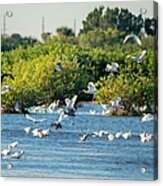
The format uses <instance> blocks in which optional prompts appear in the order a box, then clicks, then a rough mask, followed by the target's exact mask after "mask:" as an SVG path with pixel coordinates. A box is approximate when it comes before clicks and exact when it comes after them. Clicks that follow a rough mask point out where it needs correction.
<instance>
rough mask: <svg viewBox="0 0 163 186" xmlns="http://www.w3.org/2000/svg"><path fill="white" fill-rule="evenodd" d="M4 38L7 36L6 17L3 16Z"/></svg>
mask: <svg viewBox="0 0 163 186" xmlns="http://www.w3.org/2000/svg"><path fill="white" fill-rule="evenodd" d="M2 34H3V36H5V35H6V15H5V14H4V15H3V31H2Z"/></svg>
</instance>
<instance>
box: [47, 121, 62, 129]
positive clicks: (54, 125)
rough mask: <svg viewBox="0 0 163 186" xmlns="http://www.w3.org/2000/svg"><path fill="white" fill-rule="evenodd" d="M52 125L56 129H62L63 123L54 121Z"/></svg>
mask: <svg viewBox="0 0 163 186" xmlns="http://www.w3.org/2000/svg"><path fill="white" fill-rule="evenodd" d="M50 126H51V127H55V129H56V130H58V129H62V125H61V124H60V123H57V122H56V123H52V124H51V125H50Z"/></svg>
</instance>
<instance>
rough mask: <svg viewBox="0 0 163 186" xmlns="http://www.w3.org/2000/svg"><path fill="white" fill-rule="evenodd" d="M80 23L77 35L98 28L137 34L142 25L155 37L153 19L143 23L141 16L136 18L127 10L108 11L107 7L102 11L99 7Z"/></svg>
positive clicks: (102, 8) (115, 9)
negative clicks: (80, 27) (81, 25)
mask: <svg viewBox="0 0 163 186" xmlns="http://www.w3.org/2000/svg"><path fill="white" fill-rule="evenodd" d="M82 23H83V28H82V29H81V30H80V33H79V35H80V34H81V33H87V32H89V31H92V30H96V29H99V28H100V29H103V30H107V29H108V28H112V29H118V30H119V31H123V32H126V34H127V33H135V34H138V33H139V32H140V30H141V28H142V27H144V24H145V30H146V32H147V34H149V35H155V34H156V26H157V25H156V20H155V19H150V18H147V19H146V20H145V22H144V20H143V18H142V15H141V14H139V15H138V16H136V15H134V14H133V13H131V12H130V11H129V10H128V9H124V8H121V9H119V8H114V9H110V8H109V7H107V8H106V10H105V11H104V7H101V6H100V7H99V8H95V9H94V10H93V11H92V12H90V13H89V14H88V15H87V17H86V19H85V20H83V22H82Z"/></svg>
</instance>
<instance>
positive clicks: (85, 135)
mask: <svg viewBox="0 0 163 186" xmlns="http://www.w3.org/2000/svg"><path fill="white" fill-rule="evenodd" d="M88 136H89V133H88V132H84V134H83V135H82V136H81V137H80V141H79V143H83V142H84V141H86V139H87V138H88Z"/></svg>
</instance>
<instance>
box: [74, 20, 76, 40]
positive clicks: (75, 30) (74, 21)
mask: <svg viewBox="0 0 163 186" xmlns="http://www.w3.org/2000/svg"><path fill="white" fill-rule="evenodd" d="M74 34H75V36H76V19H74Z"/></svg>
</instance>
